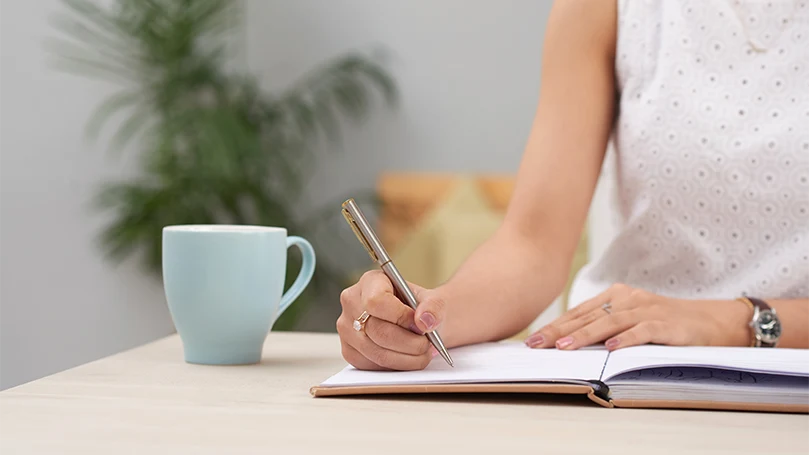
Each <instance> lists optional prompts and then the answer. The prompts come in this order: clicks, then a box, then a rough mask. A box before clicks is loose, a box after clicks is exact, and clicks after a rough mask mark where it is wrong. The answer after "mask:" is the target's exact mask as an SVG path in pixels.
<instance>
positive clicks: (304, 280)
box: [276, 235, 315, 318]
mask: <svg viewBox="0 0 809 455" xmlns="http://www.w3.org/2000/svg"><path fill="white" fill-rule="evenodd" d="M293 245H294V246H297V247H298V249H300V250H301V255H302V256H303V263H302V264H301V271H300V272H298V277H297V278H295V281H294V282H293V283H292V286H290V287H289V289H288V290H287V292H285V293H284V295H283V296H281V303H280V304H279V305H278V315H277V316H276V318H277V317H278V316H281V314H282V313H283V312H284V311H286V309H287V308H289V306H290V305H291V304H292V302H294V301H295V299H296V298H298V296H299V295H301V292H303V290H304V289H306V286H307V285H308V284H309V281H310V280H311V279H312V275H314V273H315V249H314V248H312V244H311V243H309V241H307V240H306V239H305V238H303V237H298V236H295V235H291V236H289V237H287V249H289V247H291V246H293Z"/></svg>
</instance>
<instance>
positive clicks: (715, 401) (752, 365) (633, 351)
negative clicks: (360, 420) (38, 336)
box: [310, 341, 809, 413]
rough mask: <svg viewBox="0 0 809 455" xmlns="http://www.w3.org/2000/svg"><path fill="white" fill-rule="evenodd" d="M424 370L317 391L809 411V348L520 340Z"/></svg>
mask: <svg viewBox="0 0 809 455" xmlns="http://www.w3.org/2000/svg"><path fill="white" fill-rule="evenodd" d="M451 354H452V357H453V360H454V361H455V367H450V366H449V365H447V364H446V363H444V362H443V360H442V359H441V358H440V357H436V358H435V359H434V360H433V361H432V363H430V365H429V366H428V367H427V368H426V369H424V370H422V371H385V372H381V371H361V370H357V369H355V368H353V367H351V366H348V367H346V368H345V369H343V370H342V371H340V372H339V373H337V374H335V375H334V376H332V377H330V378H328V379H326V380H325V381H324V382H323V383H321V384H319V385H317V386H315V387H312V388H311V390H310V392H311V393H312V395H314V396H316V397H321V396H336V395H364V394H400V393H432V392H435V393H454V392H458V393H462V392H468V393H488V392H498V393H499V392H514V393H567V394H570V393H579V394H584V395H587V396H588V397H589V398H590V399H591V400H593V401H594V402H596V403H599V404H601V405H603V406H607V407H649V408H651V407H658V408H692V409H700V408H701V409H728V410H750V411H771V412H801V413H809V350H799V349H781V348H777V349H756V348H730V347H721V348H715V347H671V346H636V347H631V348H624V349H619V350H617V351H613V352H609V351H607V350H606V349H604V348H603V347H592V348H587V349H582V350H577V351H559V350H555V349H530V348H528V347H526V346H525V345H524V344H522V343H518V342H510V341H506V342H500V343H484V344H478V345H473V346H465V347H461V348H456V349H453V350H452V351H451Z"/></svg>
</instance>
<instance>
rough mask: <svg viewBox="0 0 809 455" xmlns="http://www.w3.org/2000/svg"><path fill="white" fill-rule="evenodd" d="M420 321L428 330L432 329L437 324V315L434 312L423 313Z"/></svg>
mask: <svg viewBox="0 0 809 455" xmlns="http://www.w3.org/2000/svg"><path fill="white" fill-rule="evenodd" d="M419 321H421V323H422V324H424V325H425V326H426V327H427V330H432V329H433V326H434V325H435V316H433V314H432V313H423V314H422V315H421V316H420V317H419Z"/></svg>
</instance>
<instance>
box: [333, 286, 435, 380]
mask: <svg viewBox="0 0 809 455" xmlns="http://www.w3.org/2000/svg"><path fill="white" fill-rule="evenodd" d="M408 284H409V285H410V288H411V289H412V290H413V292H414V293H415V294H416V298H417V299H418V300H419V306H418V311H413V309H412V308H410V307H409V306H408V305H407V304H405V303H403V302H402V301H401V300H399V299H398V298H396V296H395V295H394V294H393V285H392V284H391V282H390V280H389V279H388V277H387V276H385V274H384V273H382V272H381V271H379V270H375V271H371V272H367V273H365V274H364V275H363V276H362V278H360V280H359V282H357V284H355V285H353V286H351V287H349V288H347V289H345V290H344V291H343V292H342V294H340V304H341V305H342V307H343V312H342V314H341V315H340V317H339V318H338V319H337V333H338V334H339V335H340V343H341V344H342V352H343V358H345V360H346V361H347V362H348V363H350V364H351V365H353V366H354V367H355V368H358V369H361V370H420V369H423V368H424V367H426V366H427V365H428V364H429V363H430V360H432V358H433V357H435V356H436V355H437V354H438V352H437V351H436V350H435V348H434V347H432V345H431V344H430V342H429V341H428V340H427V337H426V336H424V335H423V334H424V333H427V332H431V331H434V330H436V329H437V328H438V326H439V325H441V322H442V321H443V320H444V316H445V315H444V313H445V305H444V301H443V300H442V299H441V298H440V297H439V296H438V295H437V293H436V292H435V291H432V290H427V289H424V288H422V287H419V286H416V285H414V284H412V283H408ZM363 311H367V312H368V314H369V315H370V317H369V318H368V319H367V320H366V322H365V324H364V326H363V327H362V328H361V330H359V331H358V330H355V328H354V321H356V320H357V318H359V317H360V316H361V315H362V313H363Z"/></svg>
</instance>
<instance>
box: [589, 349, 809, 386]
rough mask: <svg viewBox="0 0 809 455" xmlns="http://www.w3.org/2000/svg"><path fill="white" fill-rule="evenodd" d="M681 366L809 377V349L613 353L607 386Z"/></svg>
mask: <svg viewBox="0 0 809 455" xmlns="http://www.w3.org/2000/svg"><path fill="white" fill-rule="evenodd" d="M678 366H680V367H708V368H721V369H728V370H738V371H748V372H758V373H771V374H783V375H791V376H809V349H782V348H774V349H772V348H736V347H707V346H693V347H680V346H634V347H630V348H624V349H619V350H617V351H613V352H612V353H610V357H609V359H608V360H607V366H606V368H605V369H604V376H603V377H604V378H605V379H604V381H605V382H606V381H608V380H609V379H610V378H611V377H614V376H616V375H619V374H621V373H624V372H627V371H631V370H636V369H639V368H650V367H678Z"/></svg>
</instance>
